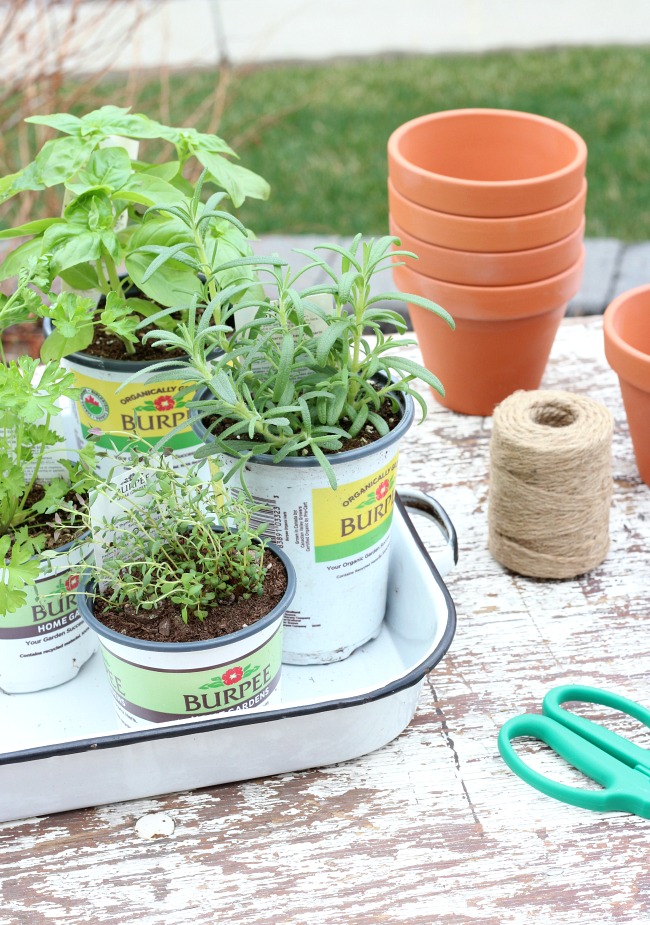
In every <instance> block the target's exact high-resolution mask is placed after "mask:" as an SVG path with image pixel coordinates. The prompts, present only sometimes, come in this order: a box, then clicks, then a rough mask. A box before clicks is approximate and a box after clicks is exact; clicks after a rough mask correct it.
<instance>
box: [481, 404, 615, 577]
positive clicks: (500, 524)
mask: <svg viewBox="0 0 650 925" xmlns="http://www.w3.org/2000/svg"><path fill="white" fill-rule="evenodd" d="M612 427H613V422H612V415H611V414H610V412H609V411H608V410H607V408H604V407H603V406H602V405H600V404H598V402H595V401H594V400H593V399H591V398H587V397H585V396H583V395H573V394H572V393H571V392H560V391H544V390H538V391H531V392H515V393H514V394H513V395H510V396H509V397H508V398H506V399H505V401H502V402H501V404H500V405H498V406H497V408H496V409H495V411H494V415H493V430H492V438H491V441H490V495H489V506H488V524H489V549H490V552H491V553H492V555H493V556H494V558H495V559H496V560H497V562H500V563H501V564H502V565H504V566H505V567H506V568H509V569H511V570H512V571H513V572H517V573H518V574H520V575H528V576H531V577H534V578H574V577H575V576H577V575H582V574H584V573H585V572H588V571H590V570H591V569H592V568H595V567H596V566H597V565H600V563H601V562H602V561H603V559H604V558H605V556H606V554H607V549H608V547H609V508H610V501H611V494H612V471H611V455H612V453H611V446H612Z"/></svg>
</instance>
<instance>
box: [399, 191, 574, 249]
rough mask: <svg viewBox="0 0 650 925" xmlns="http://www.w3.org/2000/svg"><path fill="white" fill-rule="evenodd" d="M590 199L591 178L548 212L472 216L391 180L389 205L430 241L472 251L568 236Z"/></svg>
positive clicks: (407, 227)
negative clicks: (406, 191)
mask: <svg viewBox="0 0 650 925" xmlns="http://www.w3.org/2000/svg"><path fill="white" fill-rule="evenodd" d="M586 201H587V181H586V180H583V181H582V187H581V189H580V192H579V193H578V195H577V196H574V197H573V199H570V200H569V201H568V202H566V203H564V205H561V206H558V207H557V208H555V209H549V210H548V211H546V212H533V213H532V214H530V215H515V216H512V217H510V218H472V217H470V216H465V215H451V214H450V213H449V212H437V211H436V210H435V209H427V208H426V207H425V206H420V205H418V204H417V203H416V202H411V200H410V199H406V198H405V197H404V196H402V194H401V193H398V192H397V190H396V189H395V187H394V186H393V183H392V182H391V181H390V180H389V181H388V208H389V212H390V215H391V216H392V218H394V219H395V221H396V222H397V224H398V225H399V226H400V227H401V228H403V229H404V230H405V231H407V232H408V233H409V234H411V235H413V236H414V237H416V238H420V240H422V241H427V242H428V243H429V244H437V245H438V246H440V247H453V248H456V249H458V250H468V251H480V252H484V251H491V252H504V251H517V250H525V249H526V248H529V247H544V245H545V244H551V243H552V242H553V241H558V240H559V239H560V238H565V237H566V236H567V235H568V234H571V232H572V231H575V229H576V228H578V226H579V225H580V222H581V221H582V218H583V215H584V211H585V203H586Z"/></svg>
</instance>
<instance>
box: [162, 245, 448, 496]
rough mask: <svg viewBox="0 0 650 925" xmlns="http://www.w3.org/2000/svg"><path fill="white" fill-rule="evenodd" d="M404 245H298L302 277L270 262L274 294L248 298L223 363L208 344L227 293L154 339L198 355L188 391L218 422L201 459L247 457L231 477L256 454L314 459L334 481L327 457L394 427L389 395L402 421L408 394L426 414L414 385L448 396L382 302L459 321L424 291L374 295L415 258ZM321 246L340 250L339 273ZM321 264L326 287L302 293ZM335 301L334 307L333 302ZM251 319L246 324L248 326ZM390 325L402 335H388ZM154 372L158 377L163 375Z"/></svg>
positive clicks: (188, 373)
mask: <svg viewBox="0 0 650 925" xmlns="http://www.w3.org/2000/svg"><path fill="white" fill-rule="evenodd" d="M398 247H399V240H398V239H397V238H393V237H383V238H380V239H377V240H370V241H366V242H364V241H362V238H361V236H360V235H359V236H357V237H356V238H355V239H354V241H353V242H352V244H351V246H350V247H349V248H347V249H346V248H343V247H340V246H339V245H337V244H323V245H321V246H319V247H317V248H316V249H315V250H313V251H302V250H301V251H299V253H302V254H304V255H305V256H307V257H308V258H309V261H310V262H309V263H308V265H307V266H305V267H304V268H303V269H301V270H300V271H298V272H297V273H294V272H292V271H291V269H286V268H282V267H278V266H275V267H270V268H268V273H269V274H270V277H271V283H272V285H273V288H274V293H273V294H274V297H273V298H266V297H264V298H260V297H259V294H258V291H257V288H258V287H256V288H255V291H253V292H249V296H248V298H243V299H241V300H240V301H239V303H238V306H237V312H236V313H235V319H236V329H235V331H234V333H233V334H232V335H231V336H230V337H229V338H228V340H227V342H222V343H223V347H224V353H223V354H222V355H220V356H218V357H216V358H215V357H211V356H210V355H209V345H210V343H211V342H212V339H213V337H214V336H215V334H216V333H217V332H218V333H219V334H220V335H221V334H222V333H223V328H222V325H223V312H224V311H230V310H232V309H229V308H228V304H227V303H228V295H229V294H228V292H227V291H224V292H221V293H217V294H216V296H215V298H213V299H212V300H211V301H210V302H209V303H208V304H205V305H203V306H197V307H195V309H194V310H193V311H191V312H190V314H189V318H188V323H187V324H186V325H185V326H184V327H183V328H182V329H178V330H177V331H176V332H175V333H170V332H167V331H164V330H158V331H156V332H154V333H153V334H152V335H149V336H151V337H152V339H153V340H154V342H155V343H156V344H157V345H158V346H162V347H166V348H175V349H182V350H184V351H185V353H186V355H187V360H186V361H183V362H181V361H179V362H178V363H177V364H176V365H177V367H178V368H177V370H176V373H175V374H176V375H178V378H179V379H181V380H184V381H185V382H186V384H187V386H186V392H187V393H189V392H191V391H194V390H198V391H199V398H198V399H197V400H196V401H194V402H193V403H192V404H193V407H194V408H195V410H196V412H197V413H198V414H200V415H201V416H202V417H203V418H204V420H207V421H208V422H209V424H208V432H209V433H210V434H212V436H213V438H214V439H213V441H211V442H210V443H207V444H206V445H205V446H203V447H201V448H200V449H199V451H198V452H197V456H198V457H205V456H208V455H211V454H217V453H221V454H223V453H226V454H228V455H230V456H235V457H236V458H237V460H238V462H237V463H236V464H235V465H234V466H233V467H232V469H231V470H230V471H229V472H228V473H227V474H226V480H227V479H228V478H229V477H231V476H232V474H233V473H234V472H235V471H237V469H239V468H241V467H242V466H243V464H244V463H245V461H246V460H247V459H248V458H250V456H251V455H253V454H270V455H271V456H272V457H273V459H274V461H276V462H279V461H280V460H282V459H284V458H285V457H287V456H298V455H303V456H304V455H313V456H314V457H316V459H317V460H318V461H319V463H320V464H321V465H322V466H323V468H324V470H325V471H326V473H327V476H328V480H329V482H330V484H331V485H332V487H335V486H336V478H335V475H334V470H333V467H332V466H331V464H330V462H329V460H328V454H331V453H336V452H338V451H340V450H342V449H343V448H344V447H345V441H346V440H349V439H350V438H355V437H357V436H358V435H359V434H360V433H361V432H362V430H363V429H364V428H368V429H369V430H372V431H374V432H375V433H376V434H378V435H379V436H382V435H384V434H386V433H388V431H389V430H390V423H389V422H387V420H386V416H385V414H382V413H380V412H381V411H382V406H384V407H385V402H386V401H388V402H389V403H390V406H391V411H392V414H393V416H395V417H396V418H399V416H400V415H401V410H400V405H399V401H398V396H399V395H400V394H401V395H411V396H412V397H413V398H414V399H415V401H416V402H418V404H419V405H420V407H421V409H422V417H423V418H424V416H425V415H426V404H425V402H424V399H423V398H422V396H421V395H420V394H419V393H418V392H417V390H416V389H415V388H413V385H412V383H413V382H414V380H416V379H419V380H420V381H422V382H425V383H426V384H427V385H429V386H430V387H431V388H433V389H435V390H436V391H438V392H440V393H441V394H444V393H443V387H442V384H441V383H440V381H439V380H438V378H437V377H436V376H435V375H434V374H433V373H431V372H430V371H429V370H427V369H425V368H424V367H423V366H422V365H420V364H419V363H416V362H414V361H413V360H410V359H407V358H404V357H402V356H400V355H399V354H398V352H397V351H398V349H399V348H400V347H402V346H404V345H407V344H414V343H416V341H414V340H413V339H409V338H405V337H403V336H402V335H403V334H404V332H405V330H406V324H405V321H404V319H403V318H402V317H401V315H400V314H399V313H397V312H395V311H392V310H391V309H388V308H386V307H385V305H382V304H381V303H386V302H391V301H408V302H412V303H415V304H417V305H420V306H422V307H423V308H426V309H428V310H429V311H432V312H434V313H436V314H437V315H439V316H440V318H441V319H442V320H443V321H444V322H445V323H447V324H449V325H450V326H451V327H453V325H454V323H453V320H452V318H451V316H450V315H449V314H448V313H447V312H446V311H445V310H444V309H442V308H441V307H440V306H438V305H436V304H435V303H434V302H431V301H430V300H428V299H424V298H421V297H420V296H417V295H411V294H406V293H401V292H383V293H380V294H376V295H373V294H372V290H371V281H372V279H373V277H374V276H375V275H376V274H377V273H379V272H380V271H381V270H383V269H385V268H386V267H387V266H388V265H389V263H390V261H392V260H395V259H396V258H400V257H406V256H413V255H412V254H409V252H407V251H402V250H398V249H396V248H398ZM321 251H325V252H326V253H327V252H330V253H335V254H338V256H339V257H340V261H341V266H340V270H339V271H338V272H337V271H336V270H334V269H333V268H332V267H331V266H330V265H329V263H328V262H327V260H326V259H325V257H324V256H322V254H321V253H320V252H321ZM161 256H162V255H161ZM315 266H318V267H320V268H322V269H323V270H324V271H325V273H326V274H327V277H328V279H327V282H325V283H324V284H322V285H317V286H312V287H310V288H306V289H302V290H299V289H298V288H297V283H298V282H299V280H300V277H301V276H302V275H303V274H304V273H305V272H307V270H309V269H311V268H313V267H315ZM324 297H325V298H329V300H330V305H329V306H327V305H325V306H324V304H323V298H324ZM251 316H252V317H251ZM242 317H243V318H245V320H244V321H241V320H240V321H237V319H238V318H240V319H241V318H242ZM215 318H216V319H217V322H216V323H215ZM153 320H154V323H155V318H154V319H153ZM386 325H392V326H393V327H394V328H395V332H396V333H395V334H385V333H384V330H383V328H384V327H385V326H386ZM213 332H214V333H213ZM369 334H370V335H374V336H373V337H369V336H368V335H369ZM155 369H156V367H155V366H154V367H152V369H151V372H152V373H153V376H152V378H150V379H148V381H155V379H156V375H157V374H156V372H155Z"/></svg>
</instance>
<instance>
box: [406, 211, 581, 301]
mask: <svg viewBox="0 0 650 925" xmlns="http://www.w3.org/2000/svg"><path fill="white" fill-rule="evenodd" d="M584 227H585V225H584V219H583V220H582V222H581V223H580V225H579V226H578V227H577V228H576V230H575V231H573V232H572V233H571V234H570V235H567V237H565V238H562V239H561V240H559V241H555V242H554V243H552V244H546V245H545V246H544V247H534V248H531V249H528V250H521V251H509V252H508V253H500V252H495V253H475V252H474V251H466V250H453V249H451V248H448V247H438V246H437V245H435V244H427V242H426V241H421V240H420V239H419V238H415V237H413V236H412V235H410V234H409V233H408V232H407V231H404V229H403V228H400V227H399V225H398V224H397V223H396V222H395V221H394V219H392V218H391V220H390V232H391V234H393V235H395V236H396V237H398V238H399V239H400V241H401V247H402V248H403V249H405V250H407V251H412V252H413V253H414V254H417V257H418V261H417V265H416V266H417V272H418V273H421V274H422V275H423V276H432V277H435V278H436V279H440V280H443V281H444V282H449V283H460V284H461V285H465V286H518V285H522V284H523V283H533V282H537V280H541V279H546V278H548V277H549V276H557V274H558V273H563V272H564V270H568V268H569V267H570V266H571V265H572V264H574V263H575V262H576V260H577V259H578V257H579V256H580V254H581V252H582V239H583V236H584Z"/></svg>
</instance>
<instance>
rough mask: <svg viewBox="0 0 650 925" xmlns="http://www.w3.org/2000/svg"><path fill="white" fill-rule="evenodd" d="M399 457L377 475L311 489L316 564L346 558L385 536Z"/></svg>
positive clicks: (393, 498)
mask: <svg viewBox="0 0 650 925" xmlns="http://www.w3.org/2000/svg"><path fill="white" fill-rule="evenodd" d="M396 476H397V455H395V456H394V457H393V459H391V460H390V462H388V463H386V465H385V466H384V467H383V468H381V469H379V470H378V471H377V472H375V473H373V474H371V475H369V476H366V477H365V478H363V479H359V480H358V481H356V482H348V484H347V485H339V486H338V488H336V490H334V491H333V490H332V489H331V488H314V489H312V505H313V523H314V546H315V549H314V555H315V559H316V562H332V561H333V560H335V559H345V558H348V557H349V556H353V555H356V553H359V552H362V551H363V550H365V549H369V548H370V547H371V546H374V545H375V544H376V543H378V542H379V540H381V538H382V537H383V536H385V535H386V533H387V532H388V529H389V527H390V523H391V518H392V516H393V504H394V500H395V479H396Z"/></svg>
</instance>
